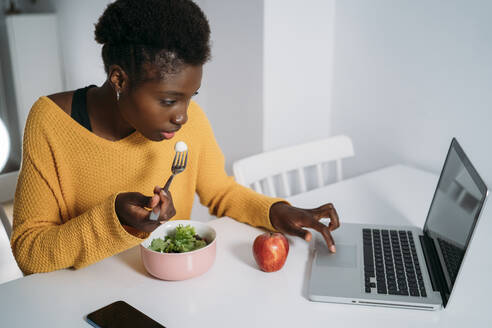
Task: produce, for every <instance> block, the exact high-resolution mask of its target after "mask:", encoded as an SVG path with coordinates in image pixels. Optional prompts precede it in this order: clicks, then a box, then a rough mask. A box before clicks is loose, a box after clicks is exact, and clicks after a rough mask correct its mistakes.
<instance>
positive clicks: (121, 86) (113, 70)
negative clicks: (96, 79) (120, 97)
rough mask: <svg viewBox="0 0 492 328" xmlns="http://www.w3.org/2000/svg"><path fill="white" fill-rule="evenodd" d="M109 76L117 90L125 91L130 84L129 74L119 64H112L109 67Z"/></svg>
mask: <svg viewBox="0 0 492 328" xmlns="http://www.w3.org/2000/svg"><path fill="white" fill-rule="evenodd" d="M108 77H109V81H110V83H111V85H112V86H113V89H114V91H115V92H119V93H121V92H124V91H125V88H127V86H128V85H129V81H128V75H127V74H126V72H125V71H124V70H123V68H121V66H119V65H111V66H110V67H109V73H108Z"/></svg>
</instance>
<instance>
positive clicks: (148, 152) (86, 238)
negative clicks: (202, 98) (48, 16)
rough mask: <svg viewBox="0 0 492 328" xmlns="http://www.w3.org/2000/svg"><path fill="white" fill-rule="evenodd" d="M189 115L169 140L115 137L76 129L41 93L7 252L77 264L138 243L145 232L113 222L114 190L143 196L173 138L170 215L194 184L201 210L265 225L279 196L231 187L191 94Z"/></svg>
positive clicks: (164, 173) (184, 203)
mask: <svg viewBox="0 0 492 328" xmlns="http://www.w3.org/2000/svg"><path fill="white" fill-rule="evenodd" d="M188 117H189V120H188V122H187V124H185V125H184V126H183V127H182V129H181V130H180V131H178V132H177V133H176V135H175V137H174V138H173V139H172V140H164V141H161V142H154V141H150V140H148V139H146V138H145V137H144V136H142V135H141V134H140V133H139V132H137V131H136V132H134V133H133V134H131V135H129V136H128V137H126V138H123V139H121V140H118V141H109V140H106V139H103V138H101V137H99V136H97V135H95V134H94V133H92V132H90V131H89V130H87V129H85V128H84V127H82V126H81V125H79V123H77V122H76V121H75V120H73V119H72V118H71V117H70V116H69V115H67V113H65V112H64V111H63V110H62V109H61V108H60V107H58V106H57V105H56V104H55V103H54V102H53V101H52V100H50V99H49V98H48V97H41V98H40V99H39V100H38V101H37V102H36V103H35V104H34V105H33V107H32V109H31V112H30V114H29V117H28V119H27V123H26V128H25V132H24V141H23V158H22V166H21V172H20V175H19V180H18V182H17V189H16V193H15V199H14V225H13V234H12V239H11V245H12V250H13V253H14V256H15V258H16V260H17V263H18V264H19V267H20V268H21V270H22V271H23V272H24V273H26V274H29V273H35V272H47V271H53V270H57V269H62V268H68V267H74V268H81V267H84V266H87V265H89V264H91V263H94V262H97V261H99V260H101V259H104V258H106V257H108V256H111V255H114V254H117V253H119V252H122V251H124V250H126V249H128V248H131V247H133V246H135V245H138V244H139V243H141V242H142V240H143V239H145V238H147V237H148V234H146V233H143V232H138V231H135V230H133V229H130V228H129V227H123V226H122V225H121V224H120V222H119V220H118V217H117V216H116V213H115V198H116V196H117V194H118V193H122V192H129V191H137V192H141V193H143V194H145V195H148V196H151V195H152V194H153V188H154V186H155V185H160V186H162V185H163V184H164V182H165V181H166V179H167V178H168V177H169V175H170V168H171V161H172V159H173V157H174V144H175V143H176V142H177V141H179V140H182V141H184V142H186V144H187V145H188V148H189V155H188V165H187V168H186V170H185V171H184V172H183V173H181V174H179V175H178V176H176V178H175V179H174V181H173V183H172V185H171V188H170V192H171V193H172V196H173V201H174V206H175V208H176V216H175V217H174V218H173V219H188V218H189V217H190V212H191V208H192V204H193V199H194V195H195V192H196V193H198V195H199V197H200V202H201V203H202V204H203V205H205V206H207V207H208V208H209V210H210V213H211V214H214V215H217V216H229V217H232V218H235V219H237V220H239V221H242V222H246V223H249V224H251V225H254V226H262V227H265V228H267V229H270V230H273V227H272V226H271V223H270V219H269V209H270V206H271V205H272V204H273V203H275V202H277V201H280V199H276V198H270V197H266V196H262V195H259V194H257V193H255V192H253V191H252V190H250V189H248V188H245V187H243V186H240V185H239V184H237V183H236V182H235V181H234V179H233V178H232V177H229V176H227V174H226V173H225V171H224V156H223V155H222V152H221V150H220V149H219V147H218V145H217V142H216V140H215V137H214V135H213V132H212V129H211V126H210V123H209V122H208V120H207V118H206V116H205V114H204V113H203V111H202V110H201V109H200V107H199V106H198V105H197V104H196V103H194V102H191V104H190V107H189V109H188Z"/></svg>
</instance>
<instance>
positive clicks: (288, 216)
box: [270, 202, 340, 253]
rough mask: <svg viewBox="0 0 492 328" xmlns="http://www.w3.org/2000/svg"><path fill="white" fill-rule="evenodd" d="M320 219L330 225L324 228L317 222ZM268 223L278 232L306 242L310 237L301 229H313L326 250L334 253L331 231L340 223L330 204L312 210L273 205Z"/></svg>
mask: <svg viewBox="0 0 492 328" xmlns="http://www.w3.org/2000/svg"><path fill="white" fill-rule="evenodd" d="M322 218H330V224H329V225H328V226H326V225H324V224H323V223H321V222H319V220H320V219H322ZM270 222H271V223H272V225H273V227H274V228H275V229H277V230H278V231H280V232H282V233H286V234H289V235H294V236H299V237H301V238H303V239H304V240H306V241H310V240H311V238H312V235H311V232H309V231H308V230H306V229H303V228H313V229H315V230H317V231H319V232H320V233H321V235H322V236H323V238H324V239H325V241H326V245H327V246H328V249H329V250H330V251H331V252H333V253H335V251H336V248H335V242H334V240H333V237H332V236H331V231H333V230H335V229H337V228H338V227H339V226H340V221H339V219H338V214H337V211H336V210H335V207H334V206H333V204H331V203H328V204H325V205H322V206H320V207H318V208H313V209H302V208H297V207H293V206H290V205H289V204H286V203H282V202H280V203H275V204H273V205H272V207H270Z"/></svg>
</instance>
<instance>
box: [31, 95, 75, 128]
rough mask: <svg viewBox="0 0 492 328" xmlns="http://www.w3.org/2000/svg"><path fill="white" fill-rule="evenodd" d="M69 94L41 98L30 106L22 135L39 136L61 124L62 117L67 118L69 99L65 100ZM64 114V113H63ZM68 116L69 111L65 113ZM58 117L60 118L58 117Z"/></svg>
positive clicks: (69, 105)
mask: <svg viewBox="0 0 492 328" xmlns="http://www.w3.org/2000/svg"><path fill="white" fill-rule="evenodd" d="M67 93H69V92H63V93H59V94H54V95H49V96H42V97H39V99H38V100H37V101H36V102H35V103H34V104H33V105H32V107H31V110H30V111H29V115H28V117H27V121H26V125H25V129H24V134H26V133H27V134H36V135H37V134H39V133H43V132H46V130H47V129H53V128H54V127H55V126H56V125H59V124H63V123H62V122H63V121H64V119H65V118H64V117H63V116H67V115H66V114H65V113H67V111H66V108H67V103H68V108H70V107H71V99H70V100H69V99H68V98H67V95H64V94H67ZM64 112H65V113H64ZM67 114H68V115H70V111H69V112H68V113H67ZM60 115H61V116H62V117H60Z"/></svg>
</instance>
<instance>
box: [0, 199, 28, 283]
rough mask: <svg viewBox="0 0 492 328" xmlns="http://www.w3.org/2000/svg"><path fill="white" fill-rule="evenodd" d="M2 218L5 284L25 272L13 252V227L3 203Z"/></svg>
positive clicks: (0, 256) (0, 266)
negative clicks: (11, 239)
mask: <svg viewBox="0 0 492 328" xmlns="http://www.w3.org/2000/svg"><path fill="white" fill-rule="evenodd" d="M0 219H1V220H0V284H3V283H5V282H8V281H11V280H14V279H18V278H22V277H23V274H22V271H21V270H20V269H19V266H18V265H17V262H16V261H15V258H14V255H13V254H12V248H11V247H10V235H11V233H12V228H11V224H10V221H9V220H8V218H7V215H6V214H5V211H4V210H3V207H2V206H1V205H0ZM2 225H3V226H2ZM3 228H5V231H6V232H7V233H6V234H5V233H4V232H3Z"/></svg>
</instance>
